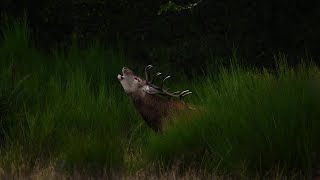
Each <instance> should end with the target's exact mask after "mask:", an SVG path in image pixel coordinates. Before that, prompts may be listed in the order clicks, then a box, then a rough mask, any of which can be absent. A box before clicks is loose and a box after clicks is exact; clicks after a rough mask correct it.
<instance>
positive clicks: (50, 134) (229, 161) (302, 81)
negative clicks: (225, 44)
mask: <svg viewBox="0 0 320 180" xmlns="http://www.w3.org/2000/svg"><path fill="white" fill-rule="evenodd" d="M2 32H3V33H2V34H1V38H0V83H1V85H0V127H1V128H0V177H11V176H14V177H18V178H19V177H20V178H22V177H26V176H29V177H31V178H32V177H34V178H40V179H43V178H46V177H56V178H58V177H60V178H61V177H64V178H72V177H83V178H85V177H106V178H110V177H114V178H116V177H118V178H128V179H134V178H137V179H141V178H146V179H148V178H150V177H153V178H163V179H166V178H177V177H180V178H186V179H189V178H194V179H197V178H209V177H211V178H212V177H216V178H221V179H225V178H226V179H227V178H235V177H236V178H237V179H247V178H249V177H250V178H253V177H254V178H258V179H260V178H263V177H268V178H271V177H272V178H279V179H282V178H288V179H301V178H306V179H308V178H310V177H311V176H312V174H313V171H314V169H315V167H316V166H317V164H320V161H319V159H318V152H319V150H320V149H319V148H320V147H319V143H318V142H319V141H318V140H319V138H320V133H319V130H320V121H319V120H320V119H319V118H320V111H319V110H318V108H319V107H320V106H319V105H320V96H319V92H320V91H319V90H320V71H319V68H318V67H317V66H316V65H314V64H312V63H310V61H309V60H308V59H304V60H303V59H302V61H301V63H300V65H299V66H297V67H290V66H289V65H288V64H287V63H286V56H285V55H283V54H277V55H276V56H275V59H274V61H275V64H276V68H275V69H274V70H270V69H262V70H261V69H259V70H258V69H254V68H246V67H243V66H241V65H240V64H237V63H236V62H237V59H236V57H233V58H232V59H231V60H230V61H231V62H235V63H232V64H231V66H229V67H224V66H222V65H221V66H219V67H216V64H215V63H212V65H210V64H209V65H208V68H207V69H205V73H204V74H195V75H194V76H193V78H187V76H186V75H184V74H183V73H181V72H175V71H174V69H175V68H176V67H171V66H169V65H168V64H166V63H165V62H164V63H163V64H161V65H159V69H160V70H162V71H164V72H165V73H167V74H168V73H170V72H171V73H170V74H171V75H172V76H173V80H172V81H174V82H171V83H170V82H169V84H168V86H171V87H173V88H176V89H186V88H187V89H190V90H191V91H193V92H194V93H193V94H192V95H190V96H188V97H187V98H186V101H187V102H188V103H190V104H195V105H197V106H201V107H204V108H205V109H206V111H205V112H203V113H199V114H197V115H196V116H194V117H193V119H192V120H191V121H185V120H184V119H185V118H184V117H183V116H181V117H176V118H177V121H175V122H176V123H174V124H172V126H170V127H169V128H168V129H167V130H166V131H165V133H163V134H161V135H160V134H156V133H154V132H152V131H151V130H150V129H149V128H148V127H147V126H146V125H145V123H144V122H143V120H142V118H141V117H140V115H139V114H138V113H137V112H136V111H135V109H134V107H133V105H132V104H131V102H130V101H129V99H128V98H127V96H126V95H125V93H124V91H123V89H122V87H121V85H120V83H119V82H118V80H117V78H116V77H117V74H119V73H120V71H121V68H122V67H123V66H128V67H131V68H132V69H133V70H134V71H136V72H137V73H139V74H142V72H143V68H144V66H145V64H138V63H134V62H132V61H130V60H128V58H127V57H126V55H125V53H124V52H123V51H122V50H121V48H110V47H105V46H103V45H102V44H100V43H92V44H91V45H90V46H88V47H87V48H86V49H80V48H78V47H77V45H76V44H73V45H72V46H71V47H69V49H67V50H61V49H52V51H51V52H44V51H41V50H39V49H37V48H35V46H34V44H33V40H32V38H31V34H30V33H29V31H28V26H27V24H26V23H25V22H16V23H12V24H8V25H7V26H6V27H4V28H3V30H2ZM212 62H216V60H214V59H212ZM159 64H160V63H159ZM212 69H215V70H214V71H213V70H212ZM217 69H218V71H217ZM174 77H179V78H176V79H174ZM60 178H59V179H60Z"/></svg>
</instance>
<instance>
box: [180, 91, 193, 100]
mask: <svg viewBox="0 0 320 180" xmlns="http://www.w3.org/2000/svg"><path fill="white" fill-rule="evenodd" d="M189 94H192V92H191V91H190V90H188V89H187V90H184V91H182V92H181V93H180V95H179V99H180V100H181V99H182V98H184V97H185V96H187V95H189Z"/></svg>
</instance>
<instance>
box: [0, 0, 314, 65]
mask: <svg viewBox="0 0 320 180" xmlns="http://www.w3.org/2000/svg"><path fill="white" fill-rule="evenodd" d="M190 3H195V1H190V0H189V1H182V0H176V1H173V4H175V5H177V6H184V7H186V6H188V4H190ZM168 4H169V2H168V1H166V0H153V1H150V0H136V1H129V0H118V1H111V0H105V1H103V0H46V1H43V0H2V1H1V12H2V14H6V16H7V17H14V18H17V17H22V16H24V15H25V14H26V15H27V19H28V23H29V26H30V28H31V31H32V36H33V38H34V40H35V41H36V44H37V46H38V47H41V48H44V49H49V48H52V47H60V46H66V45H68V44H70V42H72V40H75V39H76V40H77V42H78V43H79V44H80V45H82V46H85V45H86V44H87V43H88V40H90V41H91V40H93V39H95V40H99V41H100V42H103V43H105V44H106V45H108V46H111V47H118V46H119V45H120V46H121V47H122V48H123V49H124V50H125V52H126V53H127V55H128V57H129V58H130V59H132V60H133V61H138V62H141V63H150V62H160V61H161V60H162V59H163V58H166V60H167V61H166V62H172V63H174V64H175V65H178V66H179V65H180V66H183V67H184V68H199V67H202V66H205V65H206V64H208V63H210V58H211V59H212V57H213V56H214V57H229V56H231V55H232V53H233V52H236V53H237V55H238V56H239V57H242V59H244V60H243V63H245V64H246V65H253V66H258V67H261V66H270V65H272V64H274V60H273V56H274V54H276V53H278V52H282V53H285V54H287V55H288V62H289V63H290V64H296V63H297V62H298V61H299V60H300V58H301V57H305V56H308V57H318V56H319V55H320V51H319V50H318V42H319V40H320V33H319V32H320V23H319V22H320V21H319V20H320V6H319V2H317V1H314V2H311V1H308V2H305V1H293V0H291V1H289V0H282V1H252V0H251V1H250V0H242V1H231V0H202V1H201V2H200V3H199V4H198V5H197V6H195V7H194V8H191V9H187V10H182V11H177V10H175V9H174V8H172V7H171V9H170V6H168ZM166 5H167V6H166ZM161 10H163V11H162V13H161V14H159V11H161ZM5 19H6V18H5V16H2V21H1V22H2V23H1V24H2V25H3V24H4V23H5V22H6V21H5ZM314 59H317V58H314Z"/></svg>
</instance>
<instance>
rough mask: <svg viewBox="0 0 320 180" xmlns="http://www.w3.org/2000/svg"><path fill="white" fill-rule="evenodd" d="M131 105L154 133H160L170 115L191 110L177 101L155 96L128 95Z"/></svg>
mask: <svg viewBox="0 0 320 180" xmlns="http://www.w3.org/2000/svg"><path fill="white" fill-rule="evenodd" d="M129 97H130V98H131V100H132V102H133V104H134V105H135V107H136V109H137V110H138V112H139V113H140V114H141V116H142V118H143V119H144V121H145V122H146V123H147V125H148V126H149V127H150V128H152V129H153V130H154V131H156V132H157V131H162V130H163V126H164V124H165V122H164V121H165V120H168V117H169V116H170V115H172V114H176V113H178V112H180V111H183V110H187V109H191V108H190V107H189V106H188V105H187V104H185V103H183V102H182V101H179V100H168V99H165V98H161V97H159V96H157V95H150V94H145V95H144V96H141V95H139V94H135V93H131V94H129Z"/></svg>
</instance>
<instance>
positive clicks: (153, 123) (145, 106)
mask: <svg viewBox="0 0 320 180" xmlns="http://www.w3.org/2000/svg"><path fill="white" fill-rule="evenodd" d="M151 68H153V66H152V65H148V66H146V67H145V69H144V71H145V79H142V78H141V77H140V76H137V75H136V74H135V73H134V72H133V71H132V70H131V69H129V68H128V67H123V68H122V74H118V76H117V78H118V80H119V81H120V84H121V85H122V87H123V89H124V91H125V93H126V94H127V95H128V97H129V98H130V100H131V101H132V102H133V105H134V106H135V108H136V110H137V111H138V112H139V113H140V115H141V116H142V118H143V120H144V121H145V122H146V124H147V125H148V126H149V127H150V128H151V129H152V130H153V131H155V132H162V131H163V129H164V127H165V125H166V124H167V122H166V121H168V120H169V119H170V118H172V116H173V115H175V114H178V113H181V112H188V111H192V110H195V108H194V107H191V106H190V105H188V104H187V103H185V102H184V101H183V98H184V97H186V96H187V95H189V94H191V93H192V92H191V91H190V90H184V91H176V92H173V93H172V92H169V91H168V89H164V83H165V81H166V80H168V79H169V78H170V77H171V76H166V77H165V78H164V79H163V80H162V82H161V84H160V85H155V84H154V83H153V82H154V80H155V79H156V78H157V77H159V76H160V75H161V74H162V73H161V72H157V73H156V75H155V76H154V77H153V78H152V79H151V76H150V70H151Z"/></svg>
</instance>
